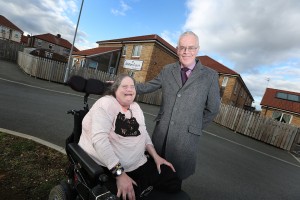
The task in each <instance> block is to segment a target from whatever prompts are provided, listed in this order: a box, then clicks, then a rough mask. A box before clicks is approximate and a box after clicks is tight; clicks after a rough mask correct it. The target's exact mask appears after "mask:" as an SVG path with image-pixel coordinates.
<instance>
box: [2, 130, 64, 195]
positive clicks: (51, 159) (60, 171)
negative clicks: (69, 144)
mask: <svg viewBox="0 0 300 200" xmlns="http://www.w3.org/2000/svg"><path fill="white" fill-rule="evenodd" d="M67 165H68V159H67V156H66V155H64V154H62V153H61V152H58V151H56V150H54V149H51V148H49V147H46V146H44V145H41V144H39V143H36V142H34V141H32V140H28V139H24V138H21V137H17V136H13V135H10V134H6V133H2V132H0V199H26V200H27V199H48V195H49V192H50V190H51V189H52V187H54V186H55V185H57V184H58V183H60V181H61V180H63V179H64V178H65V169H66V167H67Z"/></svg>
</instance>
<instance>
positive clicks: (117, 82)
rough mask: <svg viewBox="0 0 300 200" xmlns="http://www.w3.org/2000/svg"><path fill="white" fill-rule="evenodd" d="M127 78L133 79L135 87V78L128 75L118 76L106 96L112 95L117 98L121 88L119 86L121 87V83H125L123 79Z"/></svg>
mask: <svg viewBox="0 0 300 200" xmlns="http://www.w3.org/2000/svg"><path fill="white" fill-rule="evenodd" d="M126 77H129V78H131V79H132V81H133V84H134V86H135V84H136V82H135V80H134V78H132V77H131V76H129V75H128V74H120V75H118V76H117V78H116V80H115V81H114V83H113V84H112V85H111V86H110V87H109V88H108V90H107V91H106V92H105V95H112V96H114V97H116V91H117V89H118V88H119V86H120V85H121V82H122V81H123V79H124V78H126Z"/></svg>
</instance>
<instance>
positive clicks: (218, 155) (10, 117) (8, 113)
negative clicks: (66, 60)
mask: <svg viewBox="0 0 300 200" xmlns="http://www.w3.org/2000/svg"><path fill="white" fill-rule="evenodd" d="M97 98H98V97H97V96H92V98H91V99H90V101H89V102H90V105H92V104H93V102H94V101H95V100H96V99H97ZM140 105H141V107H142V109H143V111H144V112H145V118H146V124H147V127H148V131H149V132H150V133H151V132H152V131H153V127H154V123H153V119H154V117H155V114H156V113H157V111H158V107H157V106H151V105H147V104H140ZM82 107H83V98H82V94H79V93H76V92H73V91H72V90H71V89H69V88H68V87H67V86H65V85H63V84H56V83H51V82H48V81H43V80H39V79H35V78H33V77H30V76H28V75H26V74H24V73H23V72H22V71H21V70H20V69H19V68H18V67H17V65H15V64H13V63H10V62H6V61H1V60H0V128H3V129H8V130H12V131H17V132H21V133H24V134H28V135H32V136H35V137H38V138H41V139H43V140H46V141H48V142H51V143H54V144H56V145H59V146H62V147H63V146H64V140H65V138H66V137H67V136H68V135H69V134H70V132H71V129H72V117H71V116H68V115H67V114H66V111H67V110H69V109H73V108H82ZM200 145H201V146H200V152H199V154H198V165H197V171H196V174H195V175H194V176H192V177H190V178H188V179H187V180H186V181H184V183H183V190H185V191H186V192H187V193H188V194H189V195H190V196H191V198H192V199H195V200H198V199H199V200H202V199H203V200H210V199H212V200H215V199H221V200H237V199H249V200H250V199H251V200H252V199H255V200H258V199H261V200H267V199H270V200H271V199H272V200H274V199H275V200H281V199H282V200H299V199H300V164H299V161H298V160H297V159H296V158H295V157H293V156H292V155H291V154H290V153H289V152H286V151H283V150H281V149H278V148H275V147H273V146H270V145H267V144H264V143H261V142H259V141H256V140H253V139H251V138H248V137H245V136H243V135H239V134H237V133H234V132H232V131H230V130H228V129H226V128H224V127H221V126H219V125H217V124H214V123H212V124H211V125H210V126H209V127H208V128H207V129H206V130H205V133H204V134H203V136H202V140H201V144H200Z"/></svg>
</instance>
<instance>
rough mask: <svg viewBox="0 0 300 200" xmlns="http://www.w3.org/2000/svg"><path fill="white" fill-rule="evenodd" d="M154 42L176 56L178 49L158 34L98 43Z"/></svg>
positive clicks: (99, 42)
mask: <svg viewBox="0 0 300 200" xmlns="http://www.w3.org/2000/svg"><path fill="white" fill-rule="evenodd" d="M153 40H155V41H157V42H159V43H161V44H162V45H164V46H166V47H167V48H168V49H169V50H171V52H172V53H174V54H176V48H175V47H173V46H172V45H170V44H169V43H168V42H167V41H165V40H164V39H162V38H161V37H159V36H158V35H156V34H151V35H142V36H135V37H127V38H119V39H112V40H102V41H98V42H97V43H98V44H101V43H129V42H152V41H153ZM176 55H177V54H176Z"/></svg>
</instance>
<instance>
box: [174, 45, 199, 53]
mask: <svg viewBox="0 0 300 200" xmlns="http://www.w3.org/2000/svg"><path fill="white" fill-rule="evenodd" d="M177 49H178V50H179V51H180V52H184V51H188V52H194V51H196V50H197V49H198V47H193V46H189V47H184V46H180V47H177Z"/></svg>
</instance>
